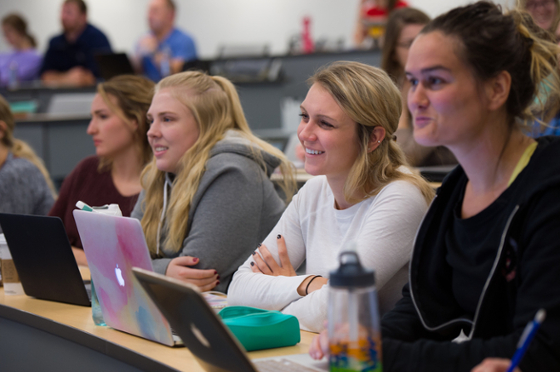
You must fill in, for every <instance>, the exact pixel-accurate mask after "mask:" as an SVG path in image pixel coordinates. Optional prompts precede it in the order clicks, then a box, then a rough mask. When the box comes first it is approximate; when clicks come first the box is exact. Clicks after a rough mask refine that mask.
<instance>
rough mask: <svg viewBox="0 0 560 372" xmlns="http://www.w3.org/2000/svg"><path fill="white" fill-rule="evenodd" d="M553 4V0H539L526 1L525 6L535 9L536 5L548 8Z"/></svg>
mask: <svg viewBox="0 0 560 372" xmlns="http://www.w3.org/2000/svg"><path fill="white" fill-rule="evenodd" d="M554 5H555V1H554V0H541V1H527V3H526V5H525V7H526V8H527V9H528V10H536V9H537V8H538V7H542V8H546V9H550V8H553V7H554Z"/></svg>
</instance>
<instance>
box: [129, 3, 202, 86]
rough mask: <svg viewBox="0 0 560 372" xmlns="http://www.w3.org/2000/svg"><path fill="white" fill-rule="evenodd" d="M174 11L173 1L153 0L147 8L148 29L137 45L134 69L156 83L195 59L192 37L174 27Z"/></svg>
mask: <svg viewBox="0 0 560 372" xmlns="http://www.w3.org/2000/svg"><path fill="white" fill-rule="evenodd" d="M175 12H176V7H175V3H174V2H173V1H172V0H152V1H151V2H150V6H149V8H148V25H149V27H150V32H149V33H148V34H147V35H144V36H143V37H142V38H141V39H140V41H139V42H138V44H137V46H136V55H135V57H134V59H133V61H134V64H135V65H136V66H135V67H136V69H137V70H138V72H140V73H143V74H144V75H146V76H147V77H148V78H150V79H151V80H153V81H156V82H157V81H159V80H160V79H161V78H163V77H165V76H167V75H169V74H174V73H176V72H179V71H181V70H182V68H183V64H184V63H185V62H186V61H189V60H193V59H196V47H195V45H194V41H193V39H192V38H191V37H190V36H189V35H187V34H186V33H185V32H183V31H181V30H179V29H177V28H176V27H175V26H174V24H175Z"/></svg>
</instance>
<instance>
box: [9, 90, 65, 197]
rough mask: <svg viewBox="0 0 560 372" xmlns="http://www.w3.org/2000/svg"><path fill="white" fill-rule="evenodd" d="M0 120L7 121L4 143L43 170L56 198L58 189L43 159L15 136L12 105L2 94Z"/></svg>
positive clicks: (17, 154) (11, 150)
mask: <svg viewBox="0 0 560 372" xmlns="http://www.w3.org/2000/svg"><path fill="white" fill-rule="evenodd" d="M0 120H1V121H3V122H4V123H6V130H5V133H4V137H2V144H3V145H4V146H6V147H7V148H8V149H9V150H10V152H11V153H12V154H13V155H14V157H16V158H23V159H26V160H28V161H30V162H31V163H32V164H33V165H35V166H36V167H37V168H38V169H39V170H40V171H41V173H42V174H43V177H45V181H46V182H47V185H48V186H49V189H50V190H51V193H52V195H53V198H55V199H56V197H57V195H56V189H55V187H54V184H53V181H52V180H51V176H50V175H49V171H48V170H47V168H46V167H45V164H44V163H43V160H42V159H41V158H39V157H38V156H37V154H35V151H33V149H32V148H31V146H29V145H28V144H27V143H26V142H24V141H22V140H19V139H17V138H15V137H14V129H15V126H16V123H15V120H14V115H13V114H12V111H11V110H10V105H9V104H8V102H7V101H6V100H5V99H4V97H2V96H0Z"/></svg>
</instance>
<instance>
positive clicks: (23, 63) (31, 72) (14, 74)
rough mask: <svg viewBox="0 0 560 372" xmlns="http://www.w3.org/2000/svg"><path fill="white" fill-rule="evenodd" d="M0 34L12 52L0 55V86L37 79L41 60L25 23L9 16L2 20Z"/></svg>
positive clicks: (14, 15)
mask: <svg viewBox="0 0 560 372" xmlns="http://www.w3.org/2000/svg"><path fill="white" fill-rule="evenodd" d="M2 32H3V34H4V38H5V39H6V41H7V42H8V44H10V45H11V46H12V48H13V50H12V51H11V52H9V53H2V54H0V86H7V85H17V84H18V83H19V82H22V81H30V80H34V79H37V78H38V77H39V67H40V66H41V60H42V58H41V55H40V54H39V53H37V50H36V49H35V48H36V47H37V43H36V42H35V38H33V36H31V35H30V34H29V33H28V31H27V22H25V20H24V19H23V18H22V17H21V16H19V15H17V14H9V15H7V16H5V17H4V18H3V19H2Z"/></svg>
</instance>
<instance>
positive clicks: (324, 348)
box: [309, 329, 329, 360]
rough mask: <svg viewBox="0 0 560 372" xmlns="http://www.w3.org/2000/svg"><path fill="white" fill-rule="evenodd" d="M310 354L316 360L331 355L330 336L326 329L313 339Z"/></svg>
mask: <svg viewBox="0 0 560 372" xmlns="http://www.w3.org/2000/svg"><path fill="white" fill-rule="evenodd" d="M309 355H310V356H311V358H313V359H315V360H320V359H322V358H323V357H324V356H327V355H329V336H328V334H327V330H326V329H325V330H324V331H323V332H321V333H319V334H318V335H317V336H315V337H313V340H311V346H309Z"/></svg>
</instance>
